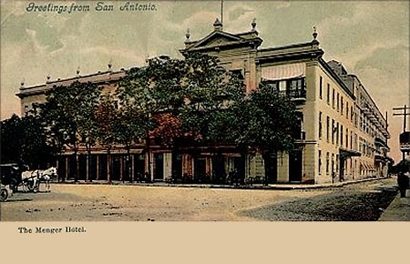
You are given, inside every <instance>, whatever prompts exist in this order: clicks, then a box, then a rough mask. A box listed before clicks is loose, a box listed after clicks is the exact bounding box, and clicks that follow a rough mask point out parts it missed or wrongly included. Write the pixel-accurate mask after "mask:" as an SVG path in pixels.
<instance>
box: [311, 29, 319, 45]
mask: <svg viewBox="0 0 410 264" xmlns="http://www.w3.org/2000/svg"><path fill="white" fill-rule="evenodd" d="M312 36H313V40H312V45H313V46H314V47H316V48H318V47H319V41H318V40H317V39H316V38H317V31H316V26H314V27H313V33H312Z"/></svg>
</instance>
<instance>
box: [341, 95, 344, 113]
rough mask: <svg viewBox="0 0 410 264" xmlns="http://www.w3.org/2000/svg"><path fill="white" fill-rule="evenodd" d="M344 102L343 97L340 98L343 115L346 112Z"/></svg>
mask: <svg viewBox="0 0 410 264" xmlns="http://www.w3.org/2000/svg"><path fill="white" fill-rule="evenodd" d="M344 110H345V109H344V102H343V96H340V114H341V115H343V114H344V113H345V112H344Z"/></svg>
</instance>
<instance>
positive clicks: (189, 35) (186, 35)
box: [185, 28, 191, 42]
mask: <svg viewBox="0 0 410 264" xmlns="http://www.w3.org/2000/svg"><path fill="white" fill-rule="evenodd" d="M185 37H186V40H185V41H186V42H187V41H189V38H190V37H191V33H190V32H189V28H188V29H187V30H186V33H185Z"/></svg>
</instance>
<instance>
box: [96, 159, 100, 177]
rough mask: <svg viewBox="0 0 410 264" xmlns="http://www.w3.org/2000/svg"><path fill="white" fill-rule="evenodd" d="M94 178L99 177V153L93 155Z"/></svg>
mask: <svg viewBox="0 0 410 264" xmlns="http://www.w3.org/2000/svg"><path fill="white" fill-rule="evenodd" d="M95 166H96V168H95V179H96V180H99V179H100V155H96V157H95Z"/></svg>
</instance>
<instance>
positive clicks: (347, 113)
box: [346, 102, 349, 119]
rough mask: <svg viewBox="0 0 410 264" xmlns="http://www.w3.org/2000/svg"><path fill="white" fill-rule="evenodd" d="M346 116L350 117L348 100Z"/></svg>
mask: <svg viewBox="0 0 410 264" xmlns="http://www.w3.org/2000/svg"><path fill="white" fill-rule="evenodd" d="M346 118H347V119H349V102H346Z"/></svg>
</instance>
